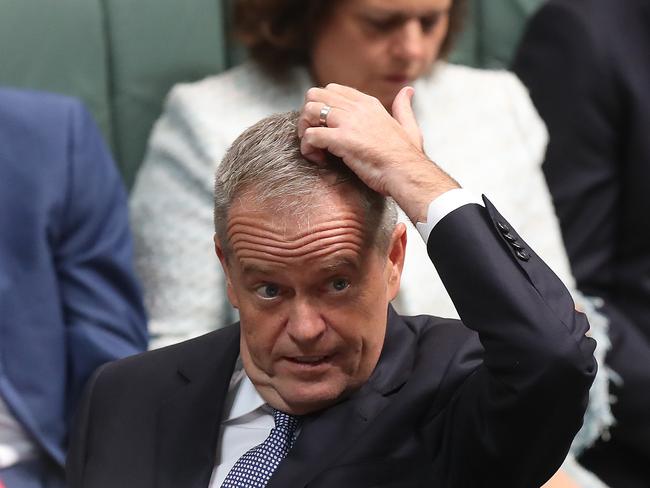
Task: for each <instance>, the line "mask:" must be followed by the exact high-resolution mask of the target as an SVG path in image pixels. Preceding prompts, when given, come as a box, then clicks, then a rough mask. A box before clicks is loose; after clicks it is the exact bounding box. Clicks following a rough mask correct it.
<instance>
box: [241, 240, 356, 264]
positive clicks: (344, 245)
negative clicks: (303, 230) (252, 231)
mask: <svg viewBox="0 0 650 488" xmlns="http://www.w3.org/2000/svg"><path fill="white" fill-rule="evenodd" d="M342 251H350V252H352V253H354V254H356V255H358V254H360V253H361V252H362V244H361V243H360V242H355V241H349V240H348V241H344V242H340V241H338V242H334V243H332V244H330V245H328V246H325V247H324V246H311V247H310V248H308V249H306V250H303V251H300V252H284V253H274V252H271V251H269V250H268V248H266V247H265V246H250V247H241V248H235V255H236V257H237V259H238V260H239V261H240V262H243V261H244V260H247V259H258V260H263V261H269V262H273V263H275V264H282V265H285V264H297V263H291V261H292V260H298V261H299V262H303V261H310V260H314V259H318V258H321V257H323V256H327V255H331V254H334V253H339V252H342Z"/></svg>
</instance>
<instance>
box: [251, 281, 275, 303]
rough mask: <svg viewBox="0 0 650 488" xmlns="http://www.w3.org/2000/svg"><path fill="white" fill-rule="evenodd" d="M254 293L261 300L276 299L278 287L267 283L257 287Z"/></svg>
mask: <svg viewBox="0 0 650 488" xmlns="http://www.w3.org/2000/svg"><path fill="white" fill-rule="evenodd" d="M255 293H257V295H258V296H260V297H262V298H265V299H271V298H275V297H277V296H278V295H279V294H280V287H279V286H278V285H274V284H273V283H267V284H265V285H262V286H258V287H257V288H256V289H255Z"/></svg>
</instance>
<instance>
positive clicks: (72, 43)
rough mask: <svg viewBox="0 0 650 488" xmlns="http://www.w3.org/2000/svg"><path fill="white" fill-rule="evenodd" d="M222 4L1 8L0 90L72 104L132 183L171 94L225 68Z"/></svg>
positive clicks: (66, 1) (58, 3) (16, 4)
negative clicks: (86, 113)
mask: <svg viewBox="0 0 650 488" xmlns="http://www.w3.org/2000/svg"><path fill="white" fill-rule="evenodd" d="M223 24H224V22H223V7H222V4H221V1H220V0H0V84H1V85H10V86H18V87H24V88H33V89H38V90H48V91H53V92H59V93H65V94H69V95H74V96H77V97H80V98H81V99H83V100H84V102H85V103H86V104H87V105H88V107H89V108H90V110H91V111H92V113H93V115H94V116H95V118H96V120H97V122H98V124H99V126H100V128H101V129H102V131H103V133H104V136H105V137H106V139H107V140H108V142H109V143H110V145H111V147H112V149H113V152H114V155H115V158H116V160H117V162H118V164H119V166H120V169H121V170H122V174H123V175H124V178H125V181H126V182H127V184H129V185H130V184H131V183H132V181H133V177H134V175H135V173H136V171H137V169H138V167H139V165H140V163H141V161H142V158H143V156H144V151H145V148H146V143H147V138H148V134H149V132H150V130H151V126H152V125H153V122H154V121H155V120H156V118H157V117H158V115H159V114H160V111H161V108H162V104H163V101H164V97H165V95H166V94H167V92H168V91H169V89H170V88H171V86H172V85H174V84H175V83H178V82H181V81H192V80H196V79H199V78H202V77H204V76H207V75H208V74H212V73H218V72H220V71H222V70H223V69H224V68H225V67H226V51H227V49H226V45H225V43H224V38H225V35H224V25H223Z"/></svg>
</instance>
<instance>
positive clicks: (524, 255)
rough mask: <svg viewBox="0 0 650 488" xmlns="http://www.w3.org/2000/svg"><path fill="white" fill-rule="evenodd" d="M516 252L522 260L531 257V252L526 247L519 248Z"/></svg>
mask: <svg viewBox="0 0 650 488" xmlns="http://www.w3.org/2000/svg"><path fill="white" fill-rule="evenodd" d="M515 254H517V257H518V258H519V259H521V260H522V261H528V260H529V259H530V254H529V253H528V251H526V250H525V249H519V250H518V251H517V252H516V253H515Z"/></svg>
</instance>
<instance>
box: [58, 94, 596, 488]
mask: <svg viewBox="0 0 650 488" xmlns="http://www.w3.org/2000/svg"><path fill="white" fill-rule="evenodd" d="M412 94H413V90H412V89H411V88H404V89H403V90H402V91H401V92H400V93H399V95H398V96H397V97H396V99H395V102H394V105H393V110H392V115H391V114H389V113H388V112H387V111H386V110H385V109H384V108H383V106H382V105H381V104H380V103H379V102H378V101H377V100H376V99H374V98H372V97H369V96H367V95H364V94H362V93H360V92H358V91H356V90H353V89H351V88H347V87H343V86H340V85H328V86H327V87H326V88H314V89H311V90H310V91H309V92H308V93H307V95H306V101H305V105H304V107H303V110H302V112H301V113H300V115H297V114H280V115H275V116H272V117H269V118H267V119H264V120H263V121H261V122H259V123H258V124H256V125H254V126H253V127H251V128H250V129H248V130H247V131H245V132H244V133H243V134H242V135H241V136H240V137H239V138H238V139H237V140H236V141H235V142H234V143H233V145H232V147H231V148H230V150H229V151H228V153H227V155H226V156H225V158H224V161H223V162H222V164H221V166H220V167H219V169H218V171H217V175H216V182H215V231H216V232H215V238H214V240H215V248H216V252H217V255H218V256H219V259H220V261H221V264H222V267H223V269H224V272H225V275H226V279H227V285H228V297H229V299H230V301H231V303H232V304H233V305H234V306H235V307H236V308H238V309H239V313H240V323H237V324H234V325H232V326H230V327H226V328H224V329H221V330H218V331H215V332H213V333H210V334H207V335H205V336H202V337H199V338H197V339H193V340H190V341H187V342H184V343H181V344H177V345H174V346H170V347H168V348H164V349H159V350H155V351H151V352H148V353H145V354H144V355H140V356H138V357H134V358H131V359H127V360H124V361H120V362H117V363H113V364H111V365H108V366H106V367H104V368H102V369H101V370H100V371H99V372H98V373H97V374H96V375H95V377H94V378H93V380H92V382H91V385H90V388H89V389H88V392H87V395H86V398H85V402H84V407H83V409H82V411H81V415H80V418H79V421H78V429H77V432H76V436H75V439H74V440H73V448H72V453H71V456H70V460H69V465H68V468H69V469H68V473H69V476H70V479H69V484H70V487H71V488H81V487H84V488H100V487H108V486H121V487H138V488H143V487H156V488H165V487H168V488H171V487H179V486H186V487H190V486H192V487H195V486H196V487H199V486H202V487H210V488H215V487H219V486H222V487H264V486H268V487H278V488H279V487H305V486H309V487H332V486H341V487H364V486H384V487H390V486H392V487H397V486H399V487H416V486H418V487H419V486H441V487H454V488H456V487H480V486H486V487H493V486H507V487H526V488H529V487H533V486H540V485H541V484H543V483H544V482H545V481H546V480H547V479H548V478H550V477H551V475H552V474H553V473H554V472H555V470H556V469H557V468H558V467H559V466H560V464H561V463H562V461H563V459H564V457H565V455H566V453H567V451H568V448H569V445H570V443H571V440H572V438H573V436H574V435H575V433H576V432H577V430H578V428H579V427H580V424H581V419H582V415H583V413H584V408H585V406H586V399H587V395H588V390H589V386H590V384H591V381H592V379H593V376H594V374H595V370H596V364H595V361H594V358H593V349H594V342H593V340H591V339H589V338H587V337H586V336H585V333H586V331H587V330H588V324H587V321H586V319H585V318H584V316H583V315H582V314H580V313H578V312H576V311H575V310H574V306H573V302H572V300H571V297H570V296H569V294H568V292H567V290H566V289H565V288H564V286H563V285H562V284H561V282H560V281H559V280H558V279H557V277H555V275H554V274H553V273H552V272H551V271H550V270H549V269H548V268H547V267H546V265H545V264H544V263H543V262H542V261H541V260H540V259H539V258H538V257H537V256H536V255H535V253H534V252H533V251H532V250H530V249H529V248H528V247H527V245H526V244H525V243H524V242H523V241H522V240H521V239H520V238H519V237H518V236H517V234H516V233H515V231H514V230H513V229H512V228H511V227H510V225H509V224H508V223H507V222H506V221H505V220H504V219H503V217H501V216H500V215H499V213H498V212H497V211H496V209H495V208H494V207H493V206H492V205H491V204H490V202H489V201H488V200H487V199H483V201H477V199H475V198H474V197H473V196H471V195H468V194H467V192H466V191H465V190H463V189H461V188H459V186H458V184H457V183H456V182H455V181H454V180H453V179H452V178H450V177H449V176H448V175H446V174H445V173H444V172H443V171H442V170H441V169H440V168H439V167H438V166H437V165H435V164H434V163H432V162H431V161H430V160H429V159H428V158H427V157H426V156H425V155H424V153H423V151H422V141H421V136H420V131H419V128H418V126H417V123H416V121H415V118H414V116H413V113H412V111H411V106H410V99H411V96H412ZM389 197H390V198H389ZM393 200H394V201H395V202H396V203H397V204H398V205H399V206H400V207H401V208H402V209H403V210H404V211H405V212H406V214H407V215H408V216H409V217H410V218H411V220H412V221H413V222H415V223H417V227H418V229H419V230H420V232H421V234H422V237H423V238H424V239H425V240H426V241H427V244H428V251H429V255H430V257H431V259H432V261H433V262H434V263H435V265H436V267H437V269H438V272H439V274H440V276H441V278H442V279H443V281H444V283H445V285H446V287H447V289H448V290H449V293H450V295H451V297H452V298H453V300H454V302H455V305H456V307H457V308H458V310H459V312H460V316H461V317H462V319H463V322H462V323H461V322H459V321H456V320H450V319H441V318H436V317H430V316H418V317H402V316H399V315H398V314H396V313H395V312H394V310H393V309H392V308H391V306H390V301H391V300H392V299H393V298H394V297H395V295H396V294H397V291H398V289H399V282H400V275H401V270H402V265H403V261H404V252H405V247H406V233H405V232H406V230H405V226H404V224H402V223H396V215H395V203H394V202H393Z"/></svg>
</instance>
